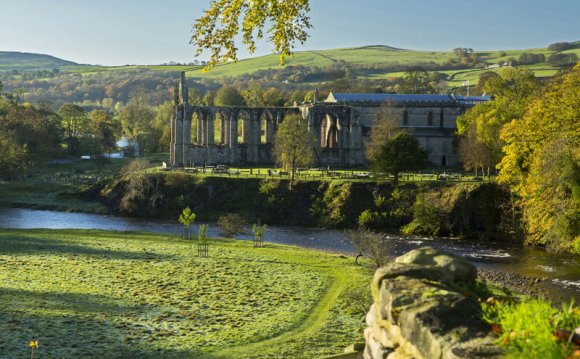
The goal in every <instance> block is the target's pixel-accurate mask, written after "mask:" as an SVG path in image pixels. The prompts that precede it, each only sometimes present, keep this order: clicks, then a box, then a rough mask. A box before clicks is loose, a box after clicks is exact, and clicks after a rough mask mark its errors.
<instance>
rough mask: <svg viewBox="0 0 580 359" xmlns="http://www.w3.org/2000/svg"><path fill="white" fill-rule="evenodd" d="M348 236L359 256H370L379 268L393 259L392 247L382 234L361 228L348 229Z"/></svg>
mask: <svg viewBox="0 0 580 359" xmlns="http://www.w3.org/2000/svg"><path fill="white" fill-rule="evenodd" d="M346 236H347V238H348V239H349V240H350V241H351V242H352V244H353V245H354V247H355V248H356V251H357V252H358V253H359V256H360V255H365V256H367V257H369V258H370V259H371V260H372V261H373V262H374V264H375V266H376V267H377V268H378V267H382V266H384V265H387V264H388V263H389V262H390V261H391V258H390V255H391V252H392V248H391V245H390V244H389V242H388V241H386V240H385V238H384V236H383V235H382V234H380V233H377V232H373V231H371V230H369V229H365V228H360V229H356V230H348V231H346ZM357 258H358V256H357Z"/></svg>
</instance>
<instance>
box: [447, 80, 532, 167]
mask: <svg viewBox="0 0 580 359" xmlns="http://www.w3.org/2000/svg"><path fill="white" fill-rule="evenodd" d="M536 87H537V82H536V79H535V77H534V74H533V72H531V71H530V70H528V69H525V68H506V69H504V70H503V71H502V73H501V75H500V76H497V77H493V76H492V77H490V78H489V79H488V80H487V81H486V82H485V84H484V86H483V91H484V92H485V93H487V94H491V95H493V96H494V97H493V100H492V101H487V102H485V103H481V104H478V105H476V106H475V107H473V108H472V109H470V110H469V111H467V112H466V113H465V114H463V115H461V116H459V117H458V119H457V128H458V133H459V135H461V136H464V137H465V136H473V137H474V138H475V139H476V141H477V142H478V143H479V144H481V145H483V146H484V147H482V148H486V151H485V157H486V158H485V162H486V163H488V164H489V166H490V167H494V166H496V165H497V164H498V163H499V162H500V161H501V158H502V156H503V154H502V147H503V145H504V143H503V141H502V140H501V139H500V135H499V134H500V131H501V129H502V128H503V126H504V125H505V124H506V123H509V122H510V121H512V120H513V119H516V118H520V117H521V116H523V114H524V113H525V111H526V108H527V105H528V103H529V101H530V99H531V98H532V95H533V94H534V92H535V91H536Z"/></svg>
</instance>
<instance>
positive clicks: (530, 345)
mask: <svg viewBox="0 0 580 359" xmlns="http://www.w3.org/2000/svg"><path fill="white" fill-rule="evenodd" d="M483 312H484V319H485V320H486V321H488V322H489V323H490V324H491V325H492V328H493V330H494V331H496V332H499V333H500V334H501V336H500V338H499V339H498V343H499V344H500V345H502V346H504V347H505V349H506V356H507V357H509V358H567V357H570V356H571V355H572V353H573V351H574V344H573V343H571V342H570V341H571V339H572V335H573V333H574V330H575V329H576V328H577V327H579V326H580V308H578V307H574V306H573V303H572V304H570V305H569V306H564V307H562V308H560V309H556V308H554V307H552V305H551V304H550V303H549V302H545V301H542V300H530V301H525V302H522V303H509V302H508V303H502V302H500V301H497V300H495V299H493V300H488V301H487V303H485V304H484V305H483Z"/></svg>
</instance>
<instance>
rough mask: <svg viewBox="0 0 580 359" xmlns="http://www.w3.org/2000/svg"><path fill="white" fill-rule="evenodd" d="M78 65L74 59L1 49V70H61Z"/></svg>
mask: <svg viewBox="0 0 580 359" xmlns="http://www.w3.org/2000/svg"><path fill="white" fill-rule="evenodd" d="M77 65H78V64H76V63H74V62H72V61H66V60H63V59H59V58H58V57H54V56H51V55H42V54H32V53H27V52H7V51H0V71H12V70H16V71H19V72H20V71H36V70H47V69H59V70H60V69H62V68H63V67H65V66H77Z"/></svg>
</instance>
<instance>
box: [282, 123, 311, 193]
mask: <svg viewBox="0 0 580 359" xmlns="http://www.w3.org/2000/svg"><path fill="white" fill-rule="evenodd" d="M315 141H316V139H315V138H314V135H313V134H312V133H311V132H310V131H309V130H308V126H307V124H306V121H305V120H304V119H302V116H300V115H297V114H291V115H288V116H286V117H285V118H284V121H282V123H281V124H280V126H279V127H278V131H277V132H276V135H275V137H274V157H275V158H276V161H277V162H278V163H279V164H280V165H281V166H282V167H284V168H285V169H286V170H289V171H290V172H291V176H290V189H292V187H293V186H294V177H295V175H296V169H297V168H298V167H306V166H309V165H310V164H312V163H313V162H314V159H315V153H314V143H315Z"/></svg>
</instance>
